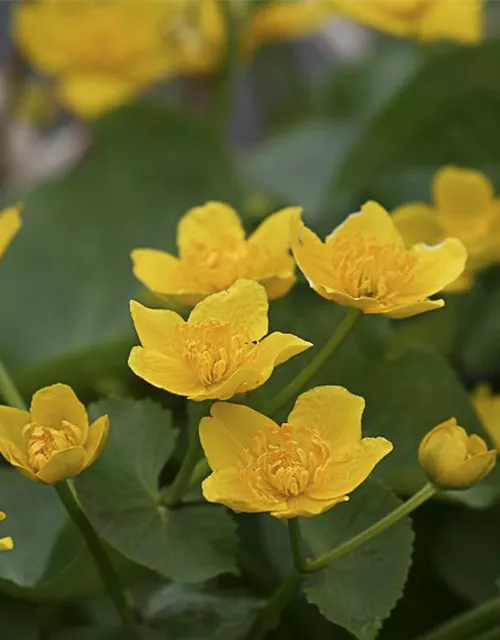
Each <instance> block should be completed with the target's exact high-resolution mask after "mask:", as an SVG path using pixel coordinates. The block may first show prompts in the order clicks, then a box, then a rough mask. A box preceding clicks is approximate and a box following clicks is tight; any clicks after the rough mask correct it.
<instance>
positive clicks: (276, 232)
mask: <svg viewBox="0 0 500 640" xmlns="http://www.w3.org/2000/svg"><path fill="white" fill-rule="evenodd" d="M301 213H302V209H301V208H300V207H288V208H287V209H281V211H277V212H276V213H273V214H272V215H270V216H269V217H267V218H266V219H265V220H264V221H263V222H262V223H261V224H260V225H259V227H257V229H256V230H255V231H254V232H253V233H252V235H251V236H250V237H249V238H248V243H249V244H250V245H253V246H255V247H258V248H259V249H260V250H262V251H263V252H264V253H267V254H268V255H269V256H280V255H286V254H288V252H289V251H290V231H291V222H292V220H293V219H295V218H300V214H301Z"/></svg>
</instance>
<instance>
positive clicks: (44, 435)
mask: <svg viewBox="0 0 500 640" xmlns="http://www.w3.org/2000/svg"><path fill="white" fill-rule="evenodd" d="M23 435H24V441H25V443H26V449H27V452H28V462H29V465H30V467H31V469H33V470H34V471H35V472H37V471H40V469H41V468H42V467H43V465H44V464H45V463H46V462H47V461H48V460H49V459H50V458H51V457H52V455H53V454H54V453H55V452H56V451H62V450H64V449H69V447H74V446H75V445H77V444H79V441H80V430H79V429H78V428H77V427H75V425H73V424H71V423H70V422H66V420H63V421H62V422H61V425H60V426H59V427H45V426H43V425H40V424H38V423H36V422H31V423H30V424H28V425H26V426H25V427H24V431H23Z"/></svg>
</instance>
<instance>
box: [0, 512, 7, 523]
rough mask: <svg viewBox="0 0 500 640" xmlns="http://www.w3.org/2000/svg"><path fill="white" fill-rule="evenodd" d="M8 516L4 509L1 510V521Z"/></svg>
mask: <svg viewBox="0 0 500 640" xmlns="http://www.w3.org/2000/svg"><path fill="white" fill-rule="evenodd" d="M6 517H7V516H6V515H5V513H4V512H3V511H0V522H2V520H5V518H6Z"/></svg>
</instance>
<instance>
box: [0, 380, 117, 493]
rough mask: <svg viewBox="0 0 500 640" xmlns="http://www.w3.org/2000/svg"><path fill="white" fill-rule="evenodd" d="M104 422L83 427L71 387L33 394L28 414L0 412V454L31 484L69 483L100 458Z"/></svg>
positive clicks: (102, 419) (103, 419)
mask: <svg viewBox="0 0 500 640" xmlns="http://www.w3.org/2000/svg"><path fill="white" fill-rule="evenodd" d="M108 431H109V419H108V416H102V417H100V418H99V419H98V420H96V421H95V422H94V423H93V424H92V425H90V426H89V420H88V417H87V412H86V411H85V407H84V406H83V405H82V404H81V403H80V402H79V400H78V398H77V397H76V395H75V393H74V391H73V390H72V389H71V387H68V386H67V385H65V384H54V385H52V386H50V387H45V388H43V389H40V391H37V392H36V393H35V395H34V396H33V399H32V401H31V408H30V410H29V412H28V411H21V410H20V409H14V408H12V407H5V406H0V453H1V454H2V455H3V457H4V458H5V459H6V460H7V461H8V462H10V464H11V465H13V466H14V467H17V469H18V470H19V471H20V472H21V473H22V474H23V475H25V476H27V477H28V478H30V479H31V480H37V481H38V482H44V483H46V484H56V483H57V482H61V481H62V480H65V479H66V478H73V477H74V476H77V475H78V474H79V473H81V472H82V471H83V470H84V469H86V468H87V467H88V466H89V465H91V464H92V463H93V462H94V461H95V460H96V458H97V457H98V456H99V455H100V453H101V451H102V448H103V447H104V445H105V443H106V439H107V436H108Z"/></svg>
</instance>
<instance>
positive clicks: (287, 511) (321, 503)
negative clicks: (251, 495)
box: [271, 493, 349, 519]
mask: <svg viewBox="0 0 500 640" xmlns="http://www.w3.org/2000/svg"><path fill="white" fill-rule="evenodd" d="M348 500H349V498H348V497H347V496H344V497H342V498H331V499H327V500H317V499H315V498H311V497H310V496H309V495H307V494H305V493H303V494H301V495H299V496H297V497H295V498H290V499H289V500H287V503H286V508H284V509H279V510H277V509H276V508H275V506H274V505H273V510H272V511H271V515H272V516H274V517H275V518H280V519H282V518H298V517H303V518H311V517H312V516H317V515H319V514H320V513H324V512H325V511H328V510H329V509H331V508H332V507H334V506H335V505H337V504H340V503H341V502H347V501H348ZM279 506H281V505H279Z"/></svg>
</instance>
